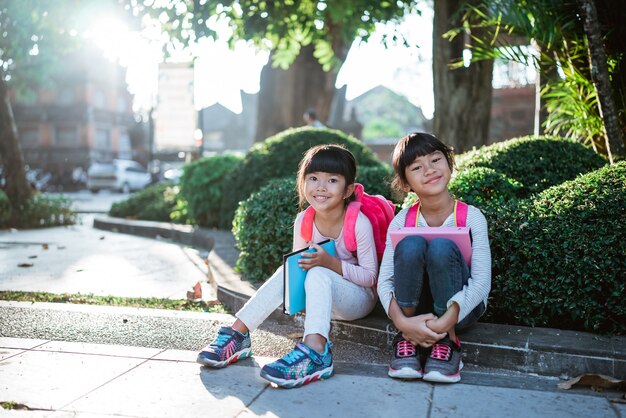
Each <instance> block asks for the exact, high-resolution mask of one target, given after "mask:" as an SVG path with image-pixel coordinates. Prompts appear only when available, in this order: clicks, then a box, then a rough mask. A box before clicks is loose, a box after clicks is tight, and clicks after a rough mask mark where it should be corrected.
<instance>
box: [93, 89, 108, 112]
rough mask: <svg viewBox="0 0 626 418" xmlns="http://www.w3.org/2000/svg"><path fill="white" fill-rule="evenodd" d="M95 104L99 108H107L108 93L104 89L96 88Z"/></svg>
mask: <svg viewBox="0 0 626 418" xmlns="http://www.w3.org/2000/svg"><path fill="white" fill-rule="evenodd" d="M93 104H94V106H95V107H96V108H98V109H104V108H106V104H107V103H106V95H105V94H104V92H103V91H102V90H96V92H95V94H94V97H93Z"/></svg>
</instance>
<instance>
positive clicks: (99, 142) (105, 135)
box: [96, 129, 111, 151]
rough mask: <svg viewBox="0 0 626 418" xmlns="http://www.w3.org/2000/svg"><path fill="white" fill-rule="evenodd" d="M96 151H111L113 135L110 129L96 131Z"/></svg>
mask: <svg viewBox="0 0 626 418" xmlns="http://www.w3.org/2000/svg"><path fill="white" fill-rule="evenodd" d="M96 149H99V150H106V151H109V150H111V134H110V132H109V130H108V129H97V130H96Z"/></svg>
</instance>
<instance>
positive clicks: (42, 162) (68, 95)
mask: <svg viewBox="0 0 626 418" xmlns="http://www.w3.org/2000/svg"><path fill="white" fill-rule="evenodd" d="M125 76H126V72H125V69H124V68H123V67H120V66H119V65H117V64H115V63H112V62H109V61H107V60H106V59H105V58H104V57H103V56H102V55H101V54H99V53H98V51H94V50H88V49H82V50H79V51H75V52H74V53H72V54H71V55H69V56H67V57H64V59H63V60H61V64H60V65H59V66H58V67H57V68H56V69H55V70H53V72H52V74H51V77H50V83H49V84H47V85H46V86H45V87H41V88H37V89H35V88H33V89H28V90H26V91H17V92H16V91H12V92H11V105H12V107H13V113H14V116H15V121H16V124H17V130H18V138H19V141H20V145H21V148H22V153H23V155H24V161H25V163H26V164H27V165H28V166H29V167H31V168H37V169H41V170H43V171H46V172H49V173H51V174H52V179H53V180H52V181H53V182H54V183H56V184H58V185H59V186H63V185H65V186H70V185H71V183H72V182H73V181H75V179H72V173H75V172H76V171H75V170H77V169H79V170H86V169H87V167H88V166H89V164H90V163H91V162H93V161H108V160H112V159H113V158H124V159H133V158H134V157H135V155H136V154H138V153H139V152H141V150H140V149H139V148H141V146H142V144H134V145H133V144H132V143H131V137H130V132H131V130H132V129H133V127H134V126H135V124H136V122H135V118H134V114H133V110H132V96H131V95H130V94H129V93H128V90H127V87H126V81H125Z"/></svg>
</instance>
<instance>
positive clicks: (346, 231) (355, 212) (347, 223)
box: [343, 183, 363, 252]
mask: <svg viewBox="0 0 626 418" xmlns="http://www.w3.org/2000/svg"><path fill="white" fill-rule="evenodd" d="M354 196H355V200H354V201H352V202H350V203H349V204H348V207H347V208H346V216H345V218H344V220H343V242H344V244H346V249H347V250H348V251H350V252H354V251H356V233H355V228H356V220H357V218H358V217H359V212H360V211H361V206H362V203H361V201H362V199H363V185H362V184H360V183H355V186H354Z"/></svg>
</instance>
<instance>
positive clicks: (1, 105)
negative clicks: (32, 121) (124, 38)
mask: <svg viewBox="0 0 626 418" xmlns="http://www.w3.org/2000/svg"><path fill="white" fill-rule="evenodd" d="M102 4H104V3H98V4H94V3H93V2H88V1H86V0H20V1H12V0H0V29H1V30H0V33H3V35H2V36H0V158H1V161H2V169H3V170H2V174H3V176H4V179H5V185H4V191H5V192H6V194H7V196H8V197H9V201H10V202H11V204H12V205H13V206H14V207H15V208H20V207H21V206H22V205H24V204H25V203H26V202H27V201H28V200H29V198H30V197H31V190H30V186H29V184H28V182H27V180H26V175H25V172H24V158H23V155H22V151H21V148H20V143H19V140H18V132H17V126H16V123H15V119H14V117H13V110H12V107H11V100H10V94H11V92H14V93H16V94H19V92H20V91H24V90H36V89H37V88H38V87H39V86H41V85H45V84H48V83H49V82H50V81H51V80H50V77H49V76H50V75H51V74H52V73H53V72H54V69H55V67H56V65H57V64H58V63H60V61H61V60H62V59H63V56H64V53H66V52H69V51H70V50H71V49H72V48H73V47H75V46H76V45H77V43H78V34H79V30H80V28H81V26H82V25H83V24H84V23H85V16H89V15H92V16H93V15H96V14H97V10H99V11H101V10H102V7H103V6H102ZM106 5H107V6H111V7H113V6H115V3H114V2H108V3H106Z"/></svg>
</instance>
